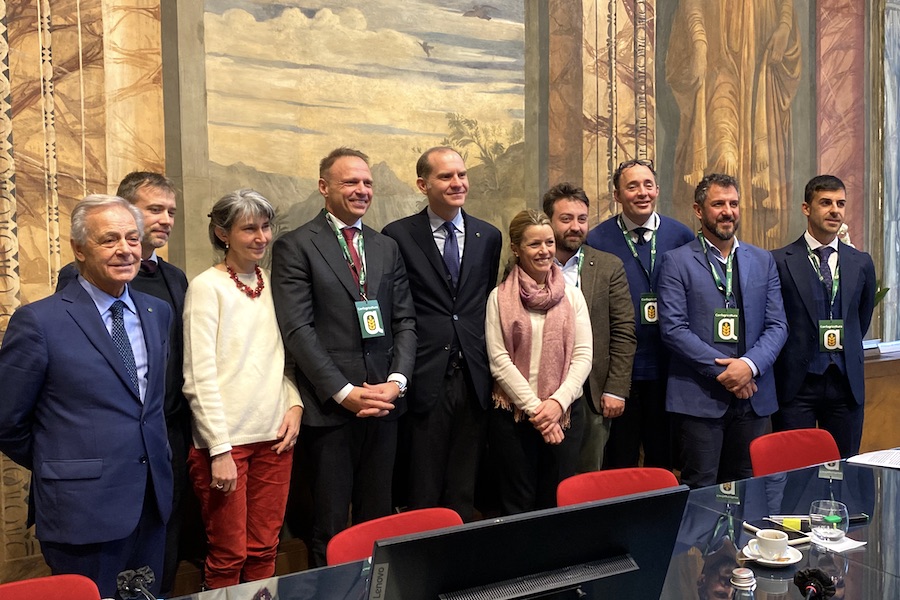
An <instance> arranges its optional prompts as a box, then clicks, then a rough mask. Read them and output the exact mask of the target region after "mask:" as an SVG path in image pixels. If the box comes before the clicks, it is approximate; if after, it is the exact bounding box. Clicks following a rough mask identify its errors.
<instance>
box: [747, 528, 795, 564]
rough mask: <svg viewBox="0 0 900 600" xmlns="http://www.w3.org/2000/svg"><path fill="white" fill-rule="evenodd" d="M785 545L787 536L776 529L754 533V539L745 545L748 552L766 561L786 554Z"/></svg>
mask: <svg viewBox="0 0 900 600" xmlns="http://www.w3.org/2000/svg"><path fill="white" fill-rule="evenodd" d="M787 545H788V535H787V534H786V533H785V532H783V531H779V530H777V529H760V530H759V531H757V532H756V538H754V539H752V540H750V543H748V544H747V546H748V547H749V548H750V552H752V553H754V554H756V555H757V556H760V557H762V558H765V559H766V560H775V559H778V558H781V557H782V556H784V555H785V553H786V552H787Z"/></svg>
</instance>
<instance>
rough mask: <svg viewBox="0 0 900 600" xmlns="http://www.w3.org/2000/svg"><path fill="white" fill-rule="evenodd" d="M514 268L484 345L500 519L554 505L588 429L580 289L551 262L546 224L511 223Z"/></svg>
mask: <svg viewBox="0 0 900 600" xmlns="http://www.w3.org/2000/svg"><path fill="white" fill-rule="evenodd" d="M509 238H510V247H511V249H512V252H513V259H512V262H513V264H512V265H511V268H510V269H509V272H508V273H507V275H506V277H505V278H504V280H503V282H502V283H501V284H500V285H499V286H497V287H496V288H495V289H494V290H493V291H492V292H491V295H490V296H489V297H488V303H487V317H486V323H485V339H486V342H487V351H488V359H489V361H490V365H491V373H492V374H493V376H494V380H495V386H494V407H495V408H494V410H493V412H492V414H491V421H490V442H491V451H492V453H493V454H494V456H495V457H496V458H497V459H498V463H499V473H500V477H499V480H500V481H499V484H500V505H501V510H502V511H503V512H504V514H515V513H520V512H525V511H530V510H536V509H539V508H549V507H552V506H556V485H557V484H558V483H559V482H560V481H561V480H563V479H565V478H566V477H569V476H571V475H574V474H575V470H576V467H577V465H578V455H579V451H580V449H581V438H582V430H583V425H584V416H583V412H582V411H583V409H582V406H581V402H580V398H581V395H582V389H583V385H584V381H585V380H586V379H587V376H588V374H589V373H590V370H591V356H592V352H593V338H592V336H591V322H590V317H589V316H588V310H587V304H586V303H585V301H584V296H583V295H582V294H581V290H579V289H578V288H576V287H572V286H567V285H566V284H565V280H564V279H563V274H562V271H561V270H560V268H559V267H558V266H557V265H556V264H555V263H554V261H553V258H554V256H555V252H556V250H555V242H554V237H553V229H552V228H551V226H550V220H549V219H548V218H547V216H546V215H545V214H543V213H540V212H538V211H535V210H531V209H529V210H524V211H522V212H520V213H519V214H517V215H516V216H515V217H514V218H513V220H512V221H511V222H510V224H509Z"/></svg>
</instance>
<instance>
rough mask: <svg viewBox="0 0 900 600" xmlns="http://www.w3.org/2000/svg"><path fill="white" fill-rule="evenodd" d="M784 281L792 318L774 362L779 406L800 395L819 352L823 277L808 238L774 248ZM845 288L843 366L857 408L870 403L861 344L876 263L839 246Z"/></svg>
mask: <svg viewBox="0 0 900 600" xmlns="http://www.w3.org/2000/svg"><path fill="white" fill-rule="evenodd" d="M772 255H773V256H774V257H775V264H776V265H777V267H778V274H779V275H780V277H781V294H782V298H783V299H784V309H785V311H786V312H789V313H790V314H791V321H790V324H789V334H788V339H787V343H785V345H784V349H783V350H782V351H781V355H780V356H779V357H778V360H777V361H776V362H775V385H776V387H777V389H778V401H779V403H781V404H782V405H783V404H787V403H789V402H791V401H792V400H793V399H794V397H795V396H796V395H797V392H798V391H800V386H801V385H803V379H804V378H805V377H806V373H807V369H808V367H809V363H810V361H811V360H813V358H814V357H815V356H816V354H817V353H818V352H819V334H818V332H819V323H818V321H819V318H818V311H817V310H816V305H815V292H814V290H813V286H814V285H820V283H819V279H818V277H817V276H816V273H815V271H814V270H813V267H812V265H811V264H810V262H809V254H808V253H807V250H806V239H805V237H804V236H802V235H801V236H800V239H798V240H797V241H796V242H794V243H793V244H790V245H788V246H785V247H784V248H780V249H778V250H774V251H773V252H772ZM838 269H839V272H840V276H841V278H840V284H841V317H842V318H843V320H844V363H845V365H846V368H847V379H848V380H849V382H850V389H851V390H852V392H853V398H854V400H856V403H857V404H863V403H864V402H865V400H866V388H865V379H866V378H865V369H864V366H863V348H862V340H863V336H865V334H866V332H867V331H868V330H869V325H870V324H871V322H872V311H873V310H874V309H875V287H876V285H877V284H876V281H875V265H874V264H873V263H872V257H871V256H869V255H868V254H866V253H865V252H860V251H859V250H857V249H855V248H852V247H850V246H848V245H847V244H844V243H841V242H839V243H838Z"/></svg>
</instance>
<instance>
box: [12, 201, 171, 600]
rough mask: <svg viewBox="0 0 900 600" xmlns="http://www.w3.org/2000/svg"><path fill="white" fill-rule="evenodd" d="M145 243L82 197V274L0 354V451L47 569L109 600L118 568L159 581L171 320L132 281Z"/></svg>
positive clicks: (167, 492)
mask: <svg viewBox="0 0 900 600" xmlns="http://www.w3.org/2000/svg"><path fill="white" fill-rule="evenodd" d="M141 233H142V223H141V213H140V211H139V210H138V209H137V208H135V207H134V206H132V205H130V204H129V203H128V202H127V201H125V200H124V199H122V198H119V197H116V196H100V195H93V196H88V197H86V198H85V199H84V200H82V201H81V202H80V203H79V204H78V205H77V206H76V207H75V210H74V211H73V212H72V236H71V239H72V249H73V251H74V254H75V260H76V264H77V265H78V271H79V276H78V278H77V279H76V280H74V281H72V282H71V283H70V284H69V285H67V286H66V287H65V288H64V289H63V290H61V291H59V292H57V293H56V294H54V295H53V296H50V297H49V298H46V299H44V300H40V301H38V302H34V303H32V304H28V305H26V306H23V307H22V308H20V309H19V310H17V311H16V313H15V314H14V315H13V316H12V318H11V319H10V322H9V328H8V329H7V332H6V337H5V339H4V343H3V347H2V349H0V380H2V381H3V385H2V386H0V450H2V451H3V452H4V453H5V454H6V455H7V456H9V457H10V458H12V459H13V460H14V461H16V462H17V463H19V464H20V465H22V466H24V467H26V468H28V469H31V471H32V483H31V494H32V500H33V503H34V519H35V523H36V527H37V528H36V534H37V538H38V539H39V540H40V542H41V550H42V552H43V554H44V559H45V560H46V561H47V564H48V565H49V566H50V569H51V571H53V573H79V574H82V575H86V576H88V577H90V578H91V579H93V580H94V581H95V582H96V583H97V586H98V587H99V588H100V592H101V594H102V595H103V596H104V597H112V596H113V595H114V594H115V593H116V576H117V575H118V573H119V572H120V571H123V570H125V569H137V568H140V567H144V566H149V567H150V568H151V569H152V570H153V571H154V572H155V573H156V574H159V573H161V570H162V559H163V545H164V540H165V524H166V521H167V520H168V518H169V514H170V513H171V510H172V467H171V465H170V462H169V461H170V458H171V457H170V453H169V447H168V443H167V441H166V437H167V436H166V424H165V420H164V417H163V401H164V397H165V371H166V360H167V358H168V333H169V327H170V325H171V321H172V311H171V309H170V308H169V305H168V304H166V303H165V302H163V301H161V300H158V299H156V298H153V297H151V296H149V295H145V294H142V293H140V292H137V291H135V290H132V289H130V286H129V285H128V284H129V282H130V281H131V280H132V279H134V277H135V275H136V274H137V271H138V266H139V264H140V255H141ZM150 590H151V591H152V592H158V590H159V585H158V583H154V584H153V585H151V586H150Z"/></svg>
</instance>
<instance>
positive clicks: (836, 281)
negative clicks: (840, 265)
mask: <svg viewBox="0 0 900 600" xmlns="http://www.w3.org/2000/svg"><path fill="white" fill-rule="evenodd" d="M834 253H835V254H837V250H835V251H834ZM806 254H807V257H808V258H809V264H811V265H812V267H813V271H815V272H816V277H818V278H819V283H821V284H822V285H825V278H824V277H822V271H821V269H820V268H819V256H818V255H817V254H816V253H815V252H813V251H812V248H810V247H809V244H808V243H807V244H806ZM838 261H840V256H838ZM826 266H827V265H826ZM828 268H829V269H830V268H831V267H828ZM840 283H841V270H840V269H835V270H834V276H832V278H831V299H830V300H829V301H828V318H829V319H831V317H832V312H833V307H834V299H835V298H837V293H838V289H839V288H840Z"/></svg>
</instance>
